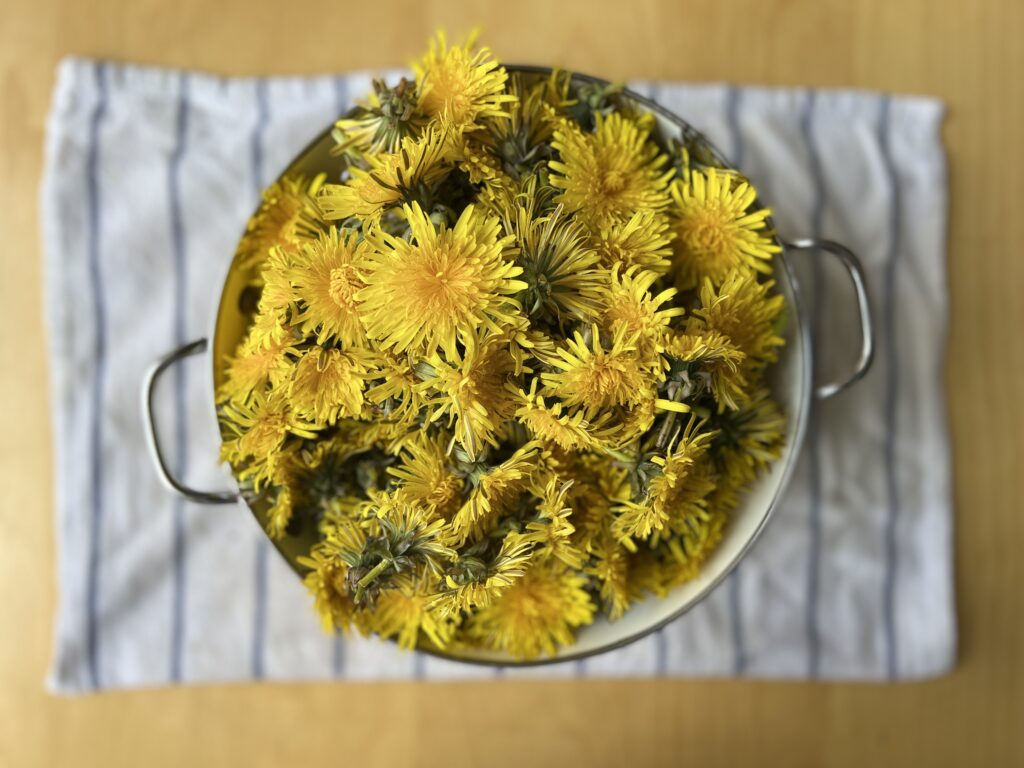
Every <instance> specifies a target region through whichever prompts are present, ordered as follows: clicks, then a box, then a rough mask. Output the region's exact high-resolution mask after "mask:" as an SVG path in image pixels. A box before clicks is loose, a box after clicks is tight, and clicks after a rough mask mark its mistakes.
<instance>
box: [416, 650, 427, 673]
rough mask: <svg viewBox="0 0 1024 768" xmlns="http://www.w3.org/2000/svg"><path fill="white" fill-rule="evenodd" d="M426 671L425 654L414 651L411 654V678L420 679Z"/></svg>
mask: <svg viewBox="0 0 1024 768" xmlns="http://www.w3.org/2000/svg"><path fill="white" fill-rule="evenodd" d="M426 672H427V656H426V654H423V653H420V652H419V651H414V652H413V655H412V679H413V680H422V679H423V676H424V675H425V674H426Z"/></svg>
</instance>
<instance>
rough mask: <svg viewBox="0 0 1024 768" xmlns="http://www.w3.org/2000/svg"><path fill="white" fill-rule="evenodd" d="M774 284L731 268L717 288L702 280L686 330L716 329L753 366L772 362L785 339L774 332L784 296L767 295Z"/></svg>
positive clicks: (699, 331) (745, 271)
mask: <svg viewBox="0 0 1024 768" xmlns="http://www.w3.org/2000/svg"><path fill="white" fill-rule="evenodd" d="M774 285H775V283H774V282H773V281H771V280H769V281H766V282H763V283H762V282H759V281H758V279H757V275H756V273H754V272H750V271H747V270H740V269H734V270H732V271H731V272H729V273H728V274H727V275H726V277H725V279H724V280H723V281H722V283H721V285H719V286H718V287H717V288H716V287H715V286H714V285H713V284H712V282H711V280H710V279H705V281H704V284H703V285H702V286H701V289H700V304H701V306H700V307H699V308H698V309H695V310H694V311H693V314H694V316H695V322H692V323H690V324H688V326H687V331H688V332H696V333H703V332H704V331H705V330H711V331H717V332H718V333H720V334H722V335H723V336H725V337H727V338H728V339H729V341H730V343H731V344H732V345H733V346H734V347H735V348H736V349H738V350H739V351H740V352H742V353H743V354H744V355H745V356H746V360H747V363H748V364H752V365H754V366H759V365H764V364H765V363H770V362H774V361H775V360H776V359H777V358H778V348H779V347H781V346H782V345H783V344H784V343H785V342H784V340H783V339H782V338H781V337H780V336H779V335H778V334H777V333H776V332H775V321H776V320H777V319H778V317H779V313H780V312H781V311H782V308H783V306H784V302H785V299H783V297H782V296H781V295H778V294H776V295H774V296H773V295H771V290H772V288H773V287H774Z"/></svg>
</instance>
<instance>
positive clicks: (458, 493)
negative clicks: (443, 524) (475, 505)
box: [388, 432, 464, 518]
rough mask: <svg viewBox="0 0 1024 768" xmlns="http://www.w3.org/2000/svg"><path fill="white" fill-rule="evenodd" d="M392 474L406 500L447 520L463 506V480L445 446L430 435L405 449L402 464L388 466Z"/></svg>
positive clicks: (424, 434)
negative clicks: (449, 457) (451, 462)
mask: <svg viewBox="0 0 1024 768" xmlns="http://www.w3.org/2000/svg"><path fill="white" fill-rule="evenodd" d="M388 474H389V475H391V476H393V477H395V478H396V479H397V480H398V481H399V483H400V486H399V489H400V492H401V493H402V495H403V496H404V497H406V498H408V499H409V500H410V501H412V502H414V503H417V504H422V505H423V506H424V507H426V508H427V509H428V510H430V511H431V512H436V513H437V514H439V515H441V516H442V517H444V518H450V517H451V516H452V515H453V514H454V513H455V511H456V510H457V509H458V508H459V505H460V504H461V501H462V490H463V487H464V484H463V481H462V478H460V477H459V476H458V475H457V474H455V473H454V472H453V471H452V469H451V468H450V466H449V461H448V457H447V456H446V455H445V450H444V446H443V445H442V444H441V443H440V442H439V440H438V439H437V438H436V437H431V436H429V435H428V434H427V433H426V432H421V433H419V434H418V435H417V436H416V437H414V438H413V439H412V440H410V441H409V442H408V443H406V444H405V445H404V446H403V451H402V454H401V463H400V464H398V465H397V466H395V467H388Z"/></svg>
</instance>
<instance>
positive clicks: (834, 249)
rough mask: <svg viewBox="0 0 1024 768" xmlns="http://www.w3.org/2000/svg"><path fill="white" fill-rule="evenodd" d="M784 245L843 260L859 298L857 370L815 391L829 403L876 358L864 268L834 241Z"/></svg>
mask: <svg viewBox="0 0 1024 768" xmlns="http://www.w3.org/2000/svg"><path fill="white" fill-rule="evenodd" d="M784 245H785V246H786V247H787V248H789V249H792V250H794V251H823V252H825V253H827V254H829V255H830V256H835V257H836V258H837V259H839V263H840V264H842V265H843V266H844V267H845V268H846V272H847V274H848V275H849V276H850V280H852V281H853V291H854V294H855V295H856V297H857V314H858V315H859V319H860V338H861V342H860V356H859V357H858V358H857V363H856V364H855V365H854V367H853V371H852V372H851V373H849V374H847V375H846V376H845V377H843V378H841V379H838V380H837V381H832V382H829V383H828V384H819V385H818V386H817V387H815V389H814V396H815V397H816V398H818V399H819V400H826V399H828V398H830V397H832V396H833V395H837V394H839V393H840V392H842V391H843V390H844V389H846V388H847V387H849V386H850V385H851V384H853V383H854V382H856V381H858V380H859V379H861V378H863V377H864V374H866V373H867V372H868V369H870V368H871V363H872V362H873V361H874V359H875V337H874V322H873V321H872V319H871V305H870V303H869V302H868V290H867V284H866V281H865V279H864V268H863V267H862V266H861V263H860V259H858V258H857V256H856V254H854V252H853V251H851V250H850V249H849V248H847V247H846V246H845V245H840V244H839V243H836V242H833V241H832V240H818V239H814V238H805V239H802V240H792V241H790V242H788V243H784Z"/></svg>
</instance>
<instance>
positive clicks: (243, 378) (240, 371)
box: [218, 321, 299, 402]
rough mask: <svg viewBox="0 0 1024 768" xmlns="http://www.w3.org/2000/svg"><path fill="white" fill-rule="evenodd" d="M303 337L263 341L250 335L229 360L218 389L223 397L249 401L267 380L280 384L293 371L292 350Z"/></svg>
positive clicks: (285, 337)
mask: <svg viewBox="0 0 1024 768" xmlns="http://www.w3.org/2000/svg"><path fill="white" fill-rule="evenodd" d="M275 322H276V321H275ZM298 343H299V341H298V340H297V339H296V338H295V337H294V336H293V335H291V334H284V335H282V336H279V337H275V338H271V339H268V340H266V341H265V342H264V341H261V340H260V339H259V338H252V337H250V338H248V339H246V340H245V341H244V342H243V343H242V345H241V346H240V347H239V348H238V350H237V352H236V354H235V356H234V357H232V358H230V360H229V361H228V363H227V378H226V380H225V381H224V383H223V384H222V385H221V386H220V387H219V389H218V396H219V398H220V399H221V400H233V401H237V402H245V401H246V400H248V399H249V398H250V397H251V396H252V394H253V393H254V392H256V391H262V390H264V389H266V387H267V384H272V385H274V386H277V385H279V384H281V382H282V381H284V379H285V378H286V377H287V376H288V375H289V374H290V373H291V370H292V369H291V362H290V360H291V358H290V354H289V353H290V351H291V350H292V349H294V348H295V346H296V345H297V344H298Z"/></svg>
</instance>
